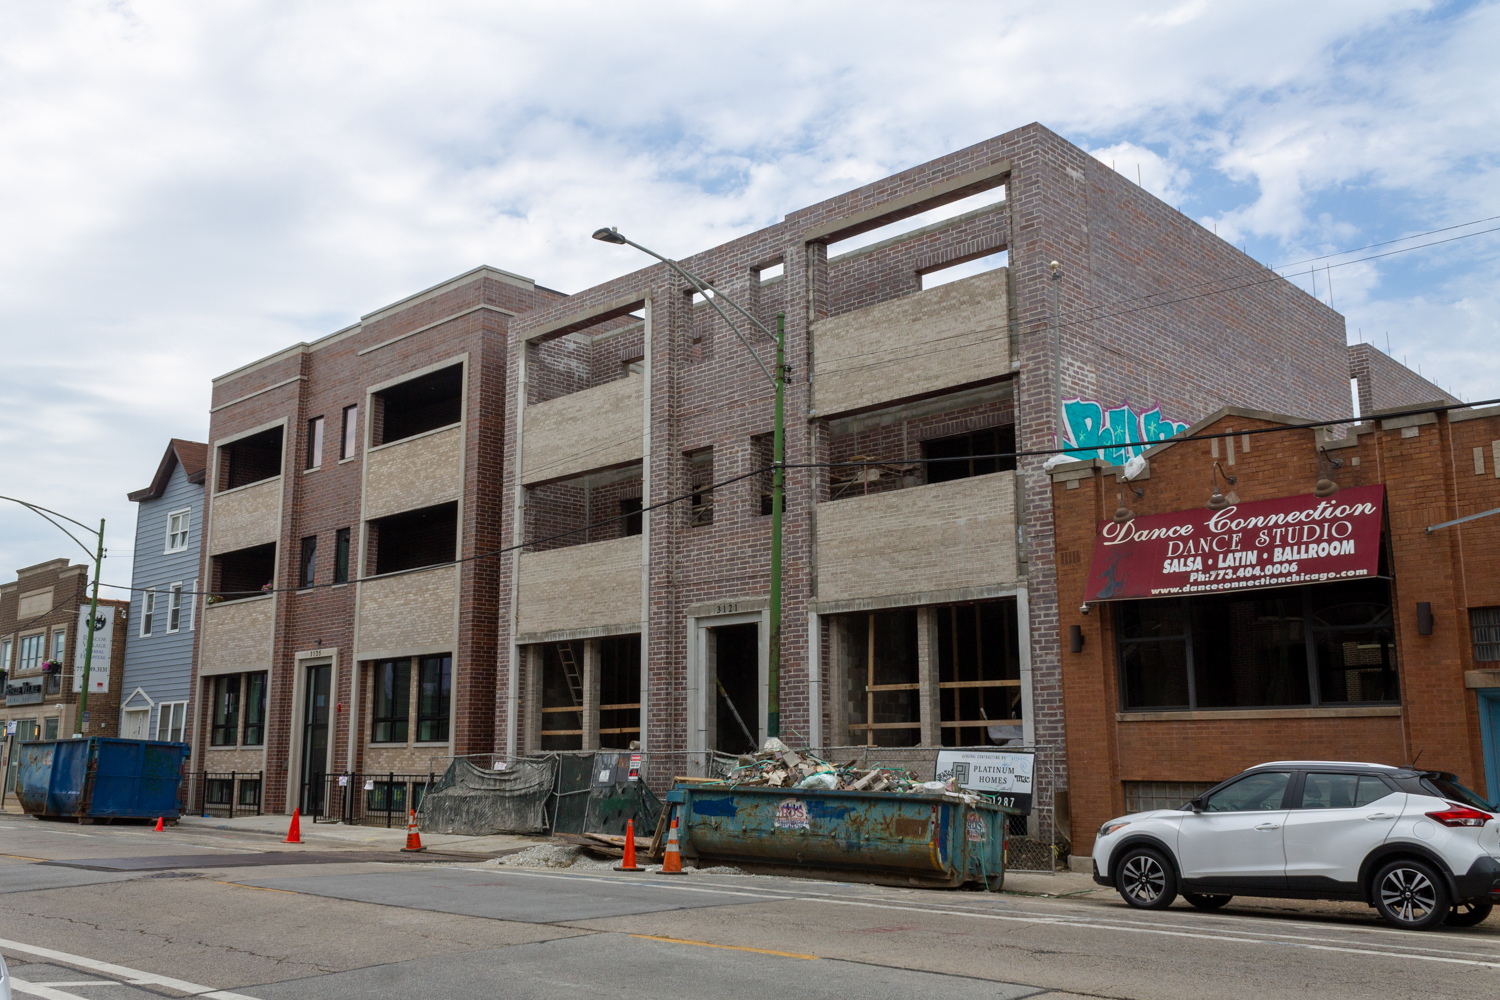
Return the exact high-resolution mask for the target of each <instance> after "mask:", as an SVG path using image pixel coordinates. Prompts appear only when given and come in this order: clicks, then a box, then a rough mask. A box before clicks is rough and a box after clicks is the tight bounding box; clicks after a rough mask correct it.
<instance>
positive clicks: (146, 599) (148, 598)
mask: <svg viewBox="0 0 1500 1000" xmlns="http://www.w3.org/2000/svg"><path fill="white" fill-rule="evenodd" d="M155 618H156V591H155V590H154V589H152V590H147V591H146V592H145V593H144V594H142V595H141V635H143V636H147V635H150V634H151V627H152V625H153V624H154V622H155Z"/></svg>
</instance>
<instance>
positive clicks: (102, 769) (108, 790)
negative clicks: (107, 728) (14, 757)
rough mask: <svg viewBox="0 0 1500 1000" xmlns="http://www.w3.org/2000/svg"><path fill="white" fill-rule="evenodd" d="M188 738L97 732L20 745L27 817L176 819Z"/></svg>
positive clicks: (21, 790) (20, 780) (19, 780)
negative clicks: (183, 740) (136, 737)
mask: <svg viewBox="0 0 1500 1000" xmlns="http://www.w3.org/2000/svg"><path fill="white" fill-rule="evenodd" d="M187 757H188V745H187V744H186V743H167V742H162V741H157V740H122V739H112V738H109V737H104V736H93V737H89V738H88V739H76V740H36V741H33V742H27V743H22V744H21V768H20V774H19V776H18V778H17V781H16V784H17V786H18V788H17V794H18V796H19V798H20V800H21V808H23V809H25V810H26V813H27V815H29V816H66V817H72V818H75V819H80V820H84V819H155V818H157V817H158V816H161V817H165V818H167V819H176V818H177V816H178V814H179V809H178V804H177V789H178V786H179V785H180V784H181V782H182V769H183V765H184V763H185V762H186V761H187Z"/></svg>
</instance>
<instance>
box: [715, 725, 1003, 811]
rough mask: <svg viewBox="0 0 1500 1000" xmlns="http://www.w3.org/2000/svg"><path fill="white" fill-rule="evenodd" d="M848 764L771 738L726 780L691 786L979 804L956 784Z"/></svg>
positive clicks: (902, 770) (903, 771)
mask: <svg viewBox="0 0 1500 1000" xmlns="http://www.w3.org/2000/svg"><path fill="white" fill-rule="evenodd" d="M855 763H856V762H855V761H853V760H851V761H849V762H847V763H844V764H834V763H830V762H829V761H826V760H822V759H820V758H818V757H815V756H813V755H812V754H810V753H808V752H807V751H806V750H792V749H791V748H789V747H788V746H787V745H786V744H785V743H783V742H781V741H780V740H778V739H776V738H775V737H774V736H773V737H771V738H770V739H768V740H766V742H765V744H764V745H763V746H762V747H761V749H760V751H759V752H757V753H753V754H745V755H743V756H741V757H740V759H739V762H738V764H737V765H736V766H735V767H734V769H733V770H732V771H730V773H729V776H728V777H727V778H718V779H713V780H706V779H701V778H700V779H694V780H693V784H695V785H698V786H703V785H728V786H730V787H731V788H738V787H741V786H756V785H763V786H765V787H768V788H804V789H812V790H817V791H829V792H835V791H838V792H896V793H906V794H928V795H931V794H933V793H934V792H936V793H940V794H944V795H949V796H952V797H954V798H958V799H962V800H964V801H966V802H970V803H973V802H976V801H978V796H976V795H975V794H973V793H972V792H968V791H965V790H964V789H963V788H961V787H960V786H959V784H958V782H957V781H956V780H950V781H917V780H916V778H915V776H914V775H913V774H912V773H911V772H910V771H908V770H906V769H905V768H902V767H879V766H876V767H871V768H863V767H857V766H855Z"/></svg>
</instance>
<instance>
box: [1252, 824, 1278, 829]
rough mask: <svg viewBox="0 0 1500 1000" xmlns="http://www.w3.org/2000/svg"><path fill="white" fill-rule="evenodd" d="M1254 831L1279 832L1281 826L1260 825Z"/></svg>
mask: <svg viewBox="0 0 1500 1000" xmlns="http://www.w3.org/2000/svg"><path fill="white" fill-rule="evenodd" d="M1256 829H1257V830H1280V829H1281V824H1280V823H1262V824H1261V825H1260V826H1257V827H1256Z"/></svg>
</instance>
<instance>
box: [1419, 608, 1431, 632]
mask: <svg viewBox="0 0 1500 1000" xmlns="http://www.w3.org/2000/svg"><path fill="white" fill-rule="evenodd" d="M1431 634H1432V603H1431V602H1430V601H1418V602H1417V635H1431Z"/></svg>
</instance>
